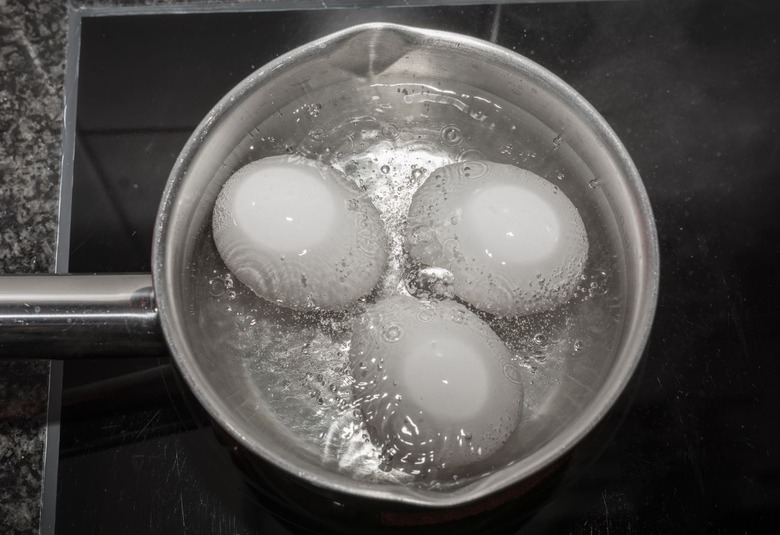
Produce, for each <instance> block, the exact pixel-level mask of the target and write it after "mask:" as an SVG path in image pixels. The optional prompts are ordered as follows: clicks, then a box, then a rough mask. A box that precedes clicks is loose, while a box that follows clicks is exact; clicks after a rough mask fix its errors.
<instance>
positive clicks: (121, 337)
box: [0, 274, 167, 360]
mask: <svg viewBox="0 0 780 535" xmlns="http://www.w3.org/2000/svg"><path fill="white" fill-rule="evenodd" d="M163 355H167V350H166V346H165V343H164V340H163V336H162V332H161V329H160V321H159V318H158V315H157V307H156V304H155V297H154V287H153V285H152V277H151V275H149V274H121V275H120V274H117V275H114V274H101V275H3V276H0V360H11V359H72V358H88V357H103V356H106V357H131V356H138V357H150V356H163Z"/></svg>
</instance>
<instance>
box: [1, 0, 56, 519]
mask: <svg viewBox="0 0 780 535" xmlns="http://www.w3.org/2000/svg"><path fill="white" fill-rule="evenodd" d="M0 13H2V15H0V136H2V140H1V141H0V272H2V273H31V272H46V271H52V270H53V268H54V253H55V249H56V234H55V233H56V227H57V204H58V203H57V195H58V186H59V169H60V138H61V122H62V102H63V90H62V86H63V72H64V60H65V41H66V25H67V20H66V19H67V16H66V14H67V9H66V6H65V5H64V4H63V3H59V2H45V1H33V2H26V3H24V4H23V3H22V2H15V1H9V0H0ZM48 375H49V364H48V362H0V532H2V533H5V534H16V533H37V532H38V526H39V518H40V509H41V480H42V478H41V474H42V468H43V450H44V444H45V435H46V407H47V389H48Z"/></svg>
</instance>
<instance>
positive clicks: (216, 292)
mask: <svg viewBox="0 0 780 535" xmlns="http://www.w3.org/2000/svg"><path fill="white" fill-rule="evenodd" d="M226 291H227V288H226V286H225V279H223V278H221V277H217V278H215V279H211V280H210V281H209V293H210V294H211V295H212V296H214V297H222V296H223V295H225V292H226Z"/></svg>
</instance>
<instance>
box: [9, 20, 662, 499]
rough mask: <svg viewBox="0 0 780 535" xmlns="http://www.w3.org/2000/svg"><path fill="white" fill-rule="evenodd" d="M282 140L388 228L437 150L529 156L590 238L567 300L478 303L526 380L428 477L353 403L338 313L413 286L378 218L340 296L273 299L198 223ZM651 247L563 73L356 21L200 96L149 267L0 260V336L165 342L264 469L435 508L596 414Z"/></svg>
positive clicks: (619, 363) (518, 468)
mask: <svg viewBox="0 0 780 535" xmlns="http://www.w3.org/2000/svg"><path fill="white" fill-rule="evenodd" d="M284 154H288V155H291V156H292V157H295V158H307V159H312V160H319V161H321V162H323V163H325V164H327V165H330V166H332V167H334V168H337V169H339V170H340V171H343V172H344V173H345V174H346V176H348V177H350V179H351V180H352V181H353V183H354V187H355V188H357V189H358V190H359V191H362V192H363V193H364V194H365V195H366V196H368V197H369V198H370V199H371V200H372V202H374V204H376V205H377V208H378V209H379V212H381V214H382V218H383V220H382V221H383V224H384V225H385V227H387V228H388V229H393V228H395V229H401V230H403V229H404V225H405V224H406V218H407V213H408V209H409V202H410V199H412V196H413V193H414V191H415V189H416V188H418V187H419V186H420V184H421V183H423V182H424V181H425V180H426V179H427V178H428V177H430V175H431V174H432V172H433V171H434V170H435V169H437V168H440V167H442V166H444V165H447V164H454V163H457V162H465V163H468V162H473V161H479V162H485V161H487V162H494V163H497V164H508V165H512V166H515V167H517V168H522V169H527V170H529V171H531V172H532V173H534V174H535V175H537V176H539V177H542V178H544V179H545V180H546V181H547V182H549V183H550V184H552V185H553V186H551V187H554V189H555V191H556V192H559V193H560V195H565V196H566V197H567V198H568V199H569V200H570V201H571V203H572V204H573V205H574V206H575V207H576V209H577V211H578V212H579V215H580V216H581V219H582V223H583V225H584V228H585V229H586V231H587V237H588V240H589V249H588V255H587V261H584V264H583V266H582V271H581V273H578V280H577V281H576V284H575V288H574V289H573V294H572V297H571V299H570V300H569V301H568V302H566V303H565V304H564V305H562V306H560V307H556V308H553V309H550V310H544V311H539V310H535V311H532V312H533V313H530V314H526V315H514V316H511V317H504V316H499V315H495V314H491V313H490V311H487V312H485V311H477V312H476V314H477V316H478V317H479V318H480V321H483V322H484V323H485V324H487V325H489V326H490V327H491V328H492V329H493V330H494V331H495V332H496V333H497V334H498V336H500V337H501V338H502V339H503V340H504V342H505V344H506V346H507V347H508V350H509V353H510V354H511V359H512V364H513V366H514V368H513V369H516V370H517V374H518V376H517V377H514V379H516V380H517V381H519V382H521V383H522V385H523V388H524V392H525V394H524V396H523V398H522V400H521V401H520V400H519V401H518V403H520V404H521V405H522V407H521V408H522V415H521V418H520V421H519V423H518V424H517V428H516V429H515V430H514V432H513V433H512V434H511V435H510V436H509V438H508V439H507V440H506V442H505V443H504V444H503V445H502V446H501V448H500V449H499V450H498V451H497V452H496V453H495V454H494V455H491V456H490V457H489V458H488V459H485V460H483V461H479V462H477V463H475V464H474V465H471V466H469V467H467V468H465V469H464V470H463V471H462V472H461V473H459V474H456V475H450V476H448V477H447V478H446V479H438V480H437V479H436V478H435V477H434V478H432V479H428V480H426V479H420V478H415V477H414V476H413V475H410V474H409V473H404V472H403V471H398V470H395V469H394V468H388V467H387V466H383V465H382V458H381V457H382V456H381V455H380V454H378V453H377V450H376V445H374V444H372V440H371V433H367V432H366V427H365V423H363V422H361V414H360V411H359V410H357V408H356V406H355V405H354V403H353V402H352V395H353V394H352V388H351V386H350V369H349V365H348V361H347V354H348V353H349V350H350V348H349V340H350V338H349V336H350V332H351V331H350V329H351V328H352V327H351V326H352V325H354V321H355V317H356V316H359V315H360V313H361V311H363V310H365V308H366V307H368V306H370V305H371V304H372V303H375V302H378V301H379V300H381V299H384V298H386V297H388V296H392V295H393V294H394V293H398V292H399V291H400V290H399V288H403V287H405V284H406V283H407V282H409V280H412V279H413V280H414V281H417V282H418V283H420V285H422V286H424V285H425V284H424V283H425V281H422V282H420V277H417V278H414V276H412V277H411V279H410V275H409V271H410V269H411V268H410V266H409V265H408V264H407V263H406V261H407V259H408V257H407V256H406V254H405V252H404V251H405V249H404V247H405V246H404V244H403V240H400V241H399V240H397V239H395V238H394V237H393V236H392V235H390V236H389V237H388V238H387V243H388V247H389V248H390V249H391V252H390V253H389V256H388V266H387V270H386V272H385V274H384V276H383V279H382V281H381V282H380V283H379V284H378V285H377V287H376V288H375V289H374V290H373V291H372V293H369V294H368V295H367V296H364V297H363V298H362V299H361V300H360V302H359V303H358V304H357V305H355V308H353V309H351V310H337V311H335V312H324V311H316V310H315V311H303V312H301V311H296V310H290V309H288V308H285V307H283V306H279V305H277V304H275V303H271V302H269V301H267V300H263V299H261V298H259V297H257V296H256V295H255V294H254V293H253V292H251V291H249V290H248V289H247V288H246V287H245V286H244V285H243V283H242V282H240V281H239V280H238V279H237V278H236V277H235V276H234V275H233V274H232V273H231V272H230V271H229V270H228V269H227V268H226V266H225V264H224V263H223V261H222V259H221V257H220V255H219V253H218V252H217V249H216V247H215V244H214V238H213V235H212V214H213V210H214V205H215V202H216V200H217V198H218V195H219V193H220V190H221V188H222V186H223V185H224V184H225V183H226V181H227V180H228V179H229V178H230V177H231V175H233V173H234V172H235V171H236V170H238V169H239V168H241V167H243V166H245V165H246V164H248V163H250V162H253V161H255V160H258V159H261V158H264V157H268V156H278V155H284ZM401 235H403V232H401ZM658 266H659V256H658V242H657V236H656V231H655V225H654V221H653V217H652V213H651V209H650V204H649V202H648V199H647V195H646V192H645V190H644V187H643V184H642V182H641V179H640V177H639V174H638V172H637V170H636V168H635V166H634V164H633V163H632V161H631V158H630V157H629V155H628V153H627V152H626V149H625V148H624V147H623V145H622V144H621V142H620V140H619V139H618V138H617V136H616V135H615V133H614V132H613V131H612V129H611V128H610V127H609V126H608V125H607V123H606V122H605V120H604V119H603V118H602V117H601V116H600V115H599V114H598V113H597V112H596V111H595V110H594V109H593V108H592V107H591V106H590V105H589V104H588V103H587V102H586V101H585V100H584V99H583V98H582V97H581V96H580V95H579V94H577V93H576V92H575V91H574V90H573V89H572V88H571V87H569V86H568V85H566V84H565V83H564V82H563V81H562V80H560V79H559V78H558V77H556V76H555V75H554V74H552V73H550V72H549V71H547V70H546V69H544V68H542V67H541V66H539V65H537V64H536V63H534V62H532V61H530V60H529V59H527V58H525V57H522V56H520V55H518V54H515V53H513V52H511V51H508V50H506V49H504V48H501V47H499V46H496V45H493V44H490V43H487V42H484V41H481V40H478V39H474V38H470V37H466V36H463V35H456V34H452V33H446V32H440V31H431V30H426V29H418V28H411V27H405V26H399V25H393V24H365V25H360V26H355V27H352V28H349V29H346V30H343V31H339V32H337V33H334V34H332V35H329V36H327V37H324V38H322V39H319V40H316V41H314V42H312V43H309V44H307V45H305V46H302V47H300V48H297V49H295V50H293V51H291V52H289V53H287V54H285V55H283V56H281V57H279V58H277V59H276V60H274V61H272V62H271V63H269V64H267V65H265V66H264V67H262V68H260V69H259V70H257V71H256V72H254V73H253V74H252V75H250V76H249V77H248V78H246V79H245V80H244V81H242V82H241V83H240V84H239V85H237V86H236V87H235V88H234V89H233V90H231V91H230V92H229V93H228V94H227V95H225V97H224V98H223V99H222V100H221V101H220V102H219V103H218V104H217V105H216V106H215V107H214V108H213V109H212V110H211V112H210V113H209V114H208V115H207V116H206V118H205V119H204V120H203V121H202V122H201V124H200V125H199V126H198V128H197V129H196V130H195V132H194V133H193V134H192V136H191V138H190V139H189V141H188V142H187V144H186V145H185V147H184V149H183V150H182V152H181V154H180V155H179V157H178V159H177V161H176V164H175V166H174V167H173V170H172V171H171V174H170V178H169V180H168V183H167V186H166V188H165V192H164V194H163V198H162V202H161V204H160V208H159V212H158V216H157V220H156V228H155V232H154V243H153V250H152V273H151V276H150V275H95V276H8V277H2V278H0V304H1V306H2V312H1V313H0V329H2V330H1V331H0V352H1V354H2V356H3V357H4V358H25V357H32V358H78V357H82V356H95V355H101V354H104V355H118V354H123V355H129V354H134V355H148V354H155V353H159V352H160V351H161V350H167V352H169V353H170V356H171V358H172V359H173V362H174V363H175V365H176V368H177V369H178V371H179V373H180V374H181V376H182V377H183V379H184V382H185V383H186V385H187V386H188V387H189V389H190V390H191V391H192V393H193V394H194V396H195V398H197V400H198V401H199V403H200V404H201V405H202V406H203V407H204V408H205V409H206V411H207V412H208V414H210V416H211V417H212V418H213V419H214V420H215V421H216V422H218V423H219V425H220V426H221V427H222V428H223V430H224V431H225V432H226V433H227V434H228V435H229V436H230V437H231V439H232V440H233V441H235V442H236V443H238V444H240V445H241V446H243V448H245V449H246V450H247V451H248V452H251V454H252V455H254V456H256V457H257V458H259V459H262V460H263V461H264V462H267V463H270V464H271V465H273V466H275V467H277V468H278V469H280V470H281V471H282V472H283V473H286V474H288V475H290V476H292V477H293V478H295V479H297V480H300V481H302V482H304V483H305V484H307V485H311V486H312V487H314V488H318V489H321V490H323V491H325V492H327V493H329V494H330V495H334V496H339V495H341V496H348V497H352V498H358V499H369V500H379V501H381V502H382V503H386V504H390V505H393V504H395V505H399V506H420V507H424V508H451V507H455V506H460V505H464V504H467V503H470V502H473V501H475V500H478V499H480V498H484V497H486V496H489V495H492V494H493V493H496V492H499V491H501V490H502V489H506V488H507V487H510V486H513V485H516V484H522V483H523V482H525V481H529V480H531V479H532V478H534V477H537V476H538V475H539V474H540V473H542V472H543V471H544V470H545V469H547V468H549V467H550V466H552V465H553V464H554V463H556V461H558V460H560V459H561V458H562V457H563V456H565V455H566V454H567V453H568V452H569V451H570V450H572V448H574V446H575V445H576V444H577V443H578V441H580V440H581V439H582V438H583V437H584V436H585V435H586V434H587V433H588V432H589V431H590V430H591V429H592V428H593V427H594V426H595V425H596V424H597V423H598V422H599V421H600V420H602V418H603V417H604V415H605V413H606V412H607V411H608V410H609V409H610V407H611V406H612V405H613V403H614V402H615V401H616V399H617V398H618V396H619V395H620V394H621V392H622V391H623V390H624V387H625V386H626V384H627V382H628V381H629V378H630V377H631V376H632V373H633V372H634V370H635V369H636V367H637V364H638V362H639V361H640V358H641V355H642V353H643V350H644V346H645V343H646V341H647V339H648V336H649V333H650V329H651V324H652V319H653V315H654V311H655V305H656V299H657V292H658ZM425 273H428V274H430V272H425ZM425 273H424V274H425ZM418 275H419V273H418ZM423 278H424V277H423ZM513 373H514V372H513ZM380 453H381V452H380Z"/></svg>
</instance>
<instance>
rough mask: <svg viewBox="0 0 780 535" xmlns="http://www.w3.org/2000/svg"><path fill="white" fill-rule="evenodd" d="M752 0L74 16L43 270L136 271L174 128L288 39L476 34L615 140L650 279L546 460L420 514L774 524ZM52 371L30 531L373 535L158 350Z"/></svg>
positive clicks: (767, 58)
mask: <svg viewBox="0 0 780 535" xmlns="http://www.w3.org/2000/svg"><path fill="white" fill-rule="evenodd" d="M323 4H324V2H323ZM291 6H293V7H295V8H294V9H292V8H290V7H291ZM301 6H304V7H306V6H308V7H312V8H311V9H301V8H300V7H301ZM750 6H751V7H745V6H742V5H739V6H737V5H736V3H732V2H727V1H725V0H724V1H714V2H704V1H700V2H688V3H685V5H679V6H670V5H666V4H665V3H656V2H568V3H559V2H554V3H511V4H505V5H449V6H446V5H442V6H435V7H430V6H429V7H410V6H396V7H381V8H365V7H363V8H343V6H342V9H314V8H313V6H312V5H311V4H309V3H300V2H281V3H278V4H271V5H269V6H266V8H264V9H261V8H260V7H262V6H260V7H258V8H256V9H254V10H247V9H246V8H245V7H241V8H240V9H242V11H231V10H230V9H238V8H235V6H234V7H233V8H218V7H213V6H212V7H207V8H203V7H197V8H196V7H190V8H184V10H185V11H187V12H186V13H184V12H180V11H181V9H174V8H165V9H160V8H143V9H138V8H134V9H87V10H82V11H77V12H74V13H73V15H72V21H71V36H70V37H71V42H72V44H73V46H72V48H71V50H70V59H69V65H68V70H69V81H68V99H69V100H68V110H67V114H66V121H67V124H66V130H67V134H66V143H65V146H66V159H65V165H64V168H65V175H64V181H63V195H62V216H63V217H62V218H61V228H60V242H59V243H60V251H59V262H58V271H60V272H70V273H92V272H136V271H138V272H146V271H148V270H149V268H150V247H151V241H152V230H153V226H154V218H155V215H156V211H157V206H158V202H159V198H160V195H161V193H162V189H163V187H164V184H165V181H166V179H167V176H168V173H169V171H170V169H171V167H172V166H173V163H174V161H175V159H176V157H177V156H178V153H179V151H180V149H181V147H182V146H183V145H184V142H185V141H186V139H187V138H188V137H189V135H190V133H191V132H192V131H193V130H194V129H195V127H196V126H197V124H198V123H199V122H200V120H201V119H202V117H203V116H204V115H205V114H206V113H207V112H208V111H209V109H210V108H211V107H212V106H213V105H214V104H215V103H216V102H217V101H218V100H219V98H220V97H221V96H222V95H223V94H224V93H226V92H227V91H228V90H229V89H230V88H232V87H233V86H234V85H235V84H236V83H238V82H239V81H240V80H242V79H243V78H244V77H246V76H247V75H248V74H250V73H251V72H252V71H254V70H255V69H257V68H258V67H260V66H261V65H263V64H265V63H266V62H268V61H269V60H271V59H273V58H274V57H276V56H278V55H280V54H282V53H284V52H286V51H288V50H289V49H291V48H293V47H295V46H298V45H300V44H303V43H306V42H308V41H310V40H312V39H314V38H317V37H320V36H323V35H326V34H328V33H331V32H332V31H335V30H337V29H340V28H344V27H347V26H351V25H353V24H357V23H362V22H370V21H389V22H398V23H403V24H411V25H416V26H423V27H430V28H435V29H443V30H449V31H454V32H460V33H464V34H468V35H473V36H475V37H480V38H483V39H486V40H492V41H494V42H497V43H498V44H500V45H503V46H505V47H507V48H509V49H512V50H516V51H517V52H519V53H522V54H524V55H526V56H528V57H530V58H531V59H533V60H535V61H537V62H539V63H540V64H541V65H543V66H545V67H547V68H548V69H550V70H551V71H552V72H554V73H555V74H557V75H559V76H561V77H562V78H563V79H564V80H566V81H567V82H568V83H569V84H571V85H572V86H573V87H574V88H575V89H577V90H578V91H579V92H580V93H582V94H583V95H584V96H585V97H586V98H587V99H588V100H589V101H590V102H591V103H592V104H593V105H594V106H595V107H596V109H598V110H599V111H600V112H601V113H602V114H603V115H604V116H605V118H606V119H607V121H608V122H609V123H610V124H611V125H612V126H613V128H614V129H615V131H616V132H617V134H618V136H619V137H620V138H621V139H622V140H623V141H624V143H625V144H626V146H627V148H628V150H629V153H630V154H631V155H632V157H633V158H634V160H635V162H636V164H637V167H638V168H639V171H640V173H641V174H642V176H643V178H644V181H645V184H646V187H647V190H648V193H649V196H650V199H651V202H652V204H653V208H654V210H655V214H656V218H657V224H658V230H659V237H660V243H661V254H662V291H661V296H660V301H659V307H658V313H657V317H656V321H655V325H654V330H653V335H652V338H651V341H650V344H649V347H648V349H647V351H646V355H645V358H644V360H643V363H642V366H641V368H640V370H639V371H638V373H637V375H636V377H635V378H634V380H633V381H632V383H631V384H630V386H629V388H628V390H627V391H626V393H625V394H624V395H623V396H622V398H621V399H620V401H619V403H618V404H617V406H616V407H615V408H614V410H613V411H611V413H610V414H609V416H608V417H607V418H606V419H605V421H604V422H602V424H601V425H599V426H598V427H597V428H596V430H595V431H594V433H592V434H591V435H590V436H589V437H588V438H587V439H586V440H585V441H584V442H583V444H582V445H581V447H579V448H577V449H576V450H575V452H574V454H573V455H572V456H571V457H570V458H569V459H567V462H566V464H565V465H564V466H562V467H560V469H559V470H558V471H557V472H556V473H555V477H552V478H548V480H547V483H546V484H545V485H543V486H542V487H543V488H541V489H540V490H538V491H537V492H535V493H533V494H532V495H531V496H530V497H529V496H526V497H524V498H521V499H518V500H515V501H511V502H510V503H508V504H506V505H504V506H502V507H500V508H498V509H496V510H495V511H493V512H491V513H487V514H481V515H476V516H471V517H469V518H466V519H460V520H458V521H456V522H454V523H452V524H448V525H444V526H443V527H441V531H442V532H447V533H457V532H479V533H485V532H491V531H492V532H497V533H548V532H549V533H592V532H599V533H607V532H614V533H630V532H638V533H657V532H680V533H691V532H699V531H707V532H720V531H723V532H731V531H734V530H735V529H737V528H739V529H740V530H741V531H750V532H752V531H753V530H755V531H761V530H762V526H765V525H771V524H769V523H770V522H771V521H772V520H774V521H777V520H778V519H780V518H778V517H780V460H778V452H780V434H778V432H777V431H776V429H775V427H776V426H774V425H772V421H771V420H772V419H774V415H776V414H777V413H778V409H780V361H779V360H778V359H777V358H775V356H776V355H777V352H778V350H777V348H778V347H780V334H778V330H777V329H776V328H775V326H774V322H775V319H776V318H777V317H780V314H779V313H780V305H778V303H780V299H779V298H780V283H779V282H778V278H777V275H776V273H777V268H776V266H777V265H778V262H780V245H778V243H780V218H778V217H777V215H776V213H775V212H776V206H777V202H778V201H780V180H778V179H780V171H779V170H780V149H779V148H778V147H780V145H778V141H777V140H778V132H777V125H778V124H780V91H779V90H778V88H780V44H778V38H777V32H776V28H777V27H778V23H780V12H778V8H777V7H775V4H774V3H773V2H754V3H752V4H750ZM288 8H289V9H288ZM75 60H77V62H76V61H75ZM52 381H53V383H52V384H53V389H52V396H53V399H52V404H53V407H54V413H56V412H57V410H56V409H57V408H58V407H57V400H58V399H59V396H57V394H58V388H59V387H61V390H62V396H61V403H60V406H59V412H60V414H59V417H57V415H56V414H54V413H53V418H52V422H51V424H50V431H49V444H48V446H47V448H48V449H47V464H46V467H47V473H46V481H45V488H46V493H45V500H44V509H43V525H44V529H43V532H44V533H47V534H54V533H56V534H59V535H66V534H71V533H73V534H79V535H82V534H88V533H112V534H123V533H128V534H130V533H132V534H137V533H170V534H175V533H182V534H184V533H188V534H191V533H209V534H212V533H231V534H259V533H263V534H275V533H279V534H282V533H285V534H286V533H321V532H323V531H327V530H333V531H338V532H342V533H345V532H356V533H365V532H367V531H370V530H369V529H368V528H367V527H366V521H367V520H366V518H365V517H362V516H361V515H360V514H354V512H353V513H350V514H341V515H338V514H332V515H330V514H328V513H327V512H324V513H323V510H321V509H315V508H314V506H313V505H312V504H310V503H307V501H306V500H307V497H306V495H305V494H304V493H302V492H301V491H300V490H296V489H294V488H293V489H287V488H284V487H280V486H279V484H278V481H276V480H275V479H274V478H273V477H268V478H264V477H258V473H257V471H256V470H252V469H248V464H249V463H247V462H246V460H245V459H244V458H243V456H242V455H241V452H240V451H237V450H235V449H234V448H233V447H232V445H231V444H230V443H229V441H228V440H227V439H226V438H225V436H224V435H223V433H221V432H220V430H219V429H217V428H215V427H214V426H212V425H211V424H210V423H209V421H208V419H206V418H204V417H203V415H202V414H201V412H200V410H199V409H198V407H197V404H195V403H193V402H192V401H191V400H190V399H189V397H188V394H187V393H186V389H184V388H183V387H182V386H181V385H180V384H179V381H178V378H177V376H176V373H175V371H174V370H173V369H172V366H171V364H170V363H169V362H168V360H167V359H166V358H159V359H149V358H142V359H114V360H84V361H70V362H65V363H56V364H55V365H53V378H52ZM57 432H58V433H59V440H57ZM307 511H308V513H307ZM423 531H424V532H426V533H430V532H431V528H430V526H428V527H426V528H425V529H424V530H423Z"/></svg>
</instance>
